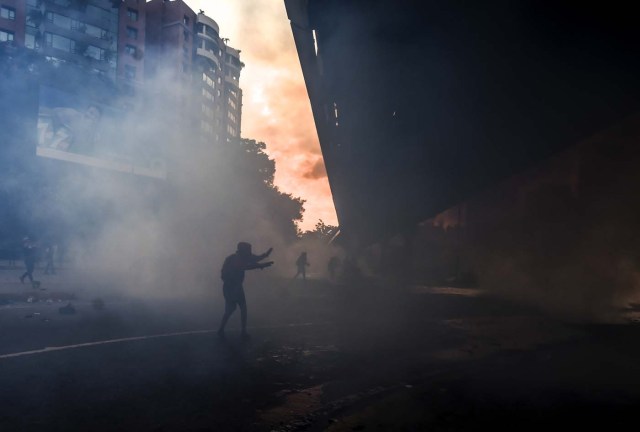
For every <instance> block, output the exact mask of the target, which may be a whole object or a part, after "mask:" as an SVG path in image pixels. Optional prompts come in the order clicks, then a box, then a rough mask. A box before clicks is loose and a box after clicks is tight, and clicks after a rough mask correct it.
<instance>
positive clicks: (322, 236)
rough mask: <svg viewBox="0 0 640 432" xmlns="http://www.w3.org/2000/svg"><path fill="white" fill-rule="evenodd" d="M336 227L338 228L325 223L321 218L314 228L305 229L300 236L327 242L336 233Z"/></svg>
mask: <svg viewBox="0 0 640 432" xmlns="http://www.w3.org/2000/svg"><path fill="white" fill-rule="evenodd" d="M338 229H339V228H338V227H337V226H335V225H327V224H326V223H324V221H323V220H322V219H319V220H318V222H317V223H316V226H315V228H314V229H313V230H309V231H305V232H304V233H303V234H302V235H301V237H302V238H312V239H317V240H322V241H324V242H326V243H328V242H329V241H331V239H332V238H333V237H334V236H335V235H336V234H337V232H338Z"/></svg>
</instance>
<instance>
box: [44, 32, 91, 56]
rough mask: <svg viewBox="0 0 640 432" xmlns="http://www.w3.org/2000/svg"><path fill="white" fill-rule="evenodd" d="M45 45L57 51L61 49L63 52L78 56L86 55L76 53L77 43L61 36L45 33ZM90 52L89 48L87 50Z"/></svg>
mask: <svg viewBox="0 0 640 432" xmlns="http://www.w3.org/2000/svg"><path fill="white" fill-rule="evenodd" d="M44 45H45V46H48V47H52V48H55V49H59V50H61V51H65V52H70V53H76V54H85V53H79V52H76V43H75V41H73V40H71V39H69V38H66V37H64V36H60V35H57V34H54V33H45V34H44ZM87 50H88V48H87Z"/></svg>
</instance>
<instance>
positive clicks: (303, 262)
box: [293, 252, 310, 280]
mask: <svg viewBox="0 0 640 432" xmlns="http://www.w3.org/2000/svg"><path fill="white" fill-rule="evenodd" d="M309 265H310V264H309V261H307V253H306V252H302V253H301V254H300V256H299V257H298V259H297V260H296V267H297V268H298V272H297V273H296V275H295V276H294V277H293V278H294V279H295V278H297V277H298V275H302V279H303V280H307V267H309Z"/></svg>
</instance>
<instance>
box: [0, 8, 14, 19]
mask: <svg viewBox="0 0 640 432" xmlns="http://www.w3.org/2000/svg"><path fill="white" fill-rule="evenodd" d="M0 17H1V18H4V19H8V20H15V19H16V10H15V9H14V8H10V7H7V6H2V7H1V8H0Z"/></svg>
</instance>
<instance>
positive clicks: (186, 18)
mask: <svg viewBox="0 0 640 432" xmlns="http://www.w3.org/2000/svg"><path fill="white" fill-rule="evenodd" d="M182 22H183V23H184V25H186V26H187V27H189V17H188V16H186V15H185V16H184V18H183V19H182Z"/></svg>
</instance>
